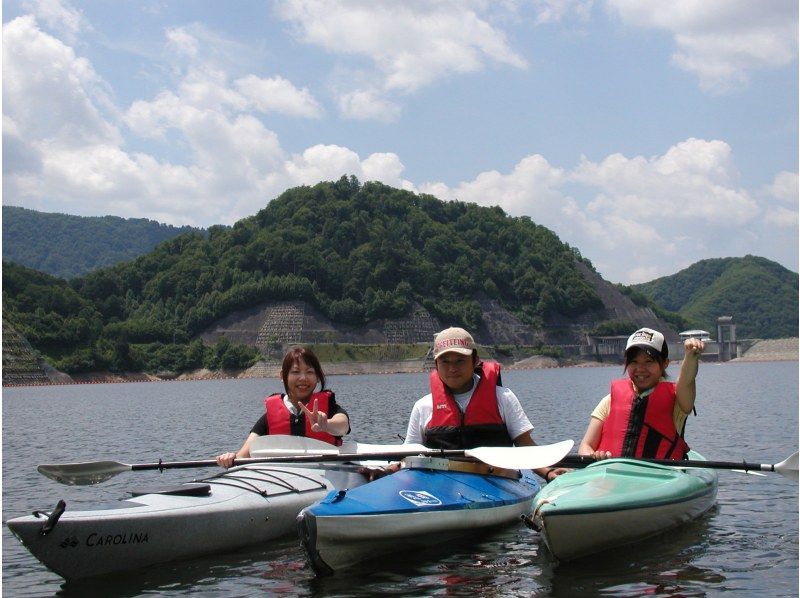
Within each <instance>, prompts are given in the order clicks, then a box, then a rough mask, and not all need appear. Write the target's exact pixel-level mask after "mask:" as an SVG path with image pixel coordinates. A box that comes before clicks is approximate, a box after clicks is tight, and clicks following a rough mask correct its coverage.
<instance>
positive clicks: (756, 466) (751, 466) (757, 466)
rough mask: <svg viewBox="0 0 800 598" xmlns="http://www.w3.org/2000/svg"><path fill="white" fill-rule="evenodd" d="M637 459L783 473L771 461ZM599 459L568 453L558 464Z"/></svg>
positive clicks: (580, 463) (579, 464) (578, 464)
mask: <svg viewBox="0 0 800 598" xmlns="http://www.w3.org/2000/svg"><path fill="white" fill-rule="evenodd" d="M634 460H635V461H643V462H645V463H655V464H656V465H669V466H672V467H691V468H703V469H736V470H738V471H773V472H777V473H782V471H781V470H780V468H778V469H776V468H775V465H772V464H769V463H747V462H746V461H741V462H735V461H699V460H691V459H683V460H679V461H674V460H672V459H646V458H636V459H634ZM592 463H598V461H597V460H596V459H594V458H592V457H587V456H585V455H567V456H566V457H564V458H563V459H562V460H561V461H560V462H559V463H558V465H560V466H561V467H586V466H587V465H591V464H592Z"/></svg>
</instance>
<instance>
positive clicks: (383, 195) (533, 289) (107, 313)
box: [3, 177, 601, 372]
mask: <svg viewBox="0 0 800 598" xmlns="http://www.w3.org/2000/svg"><path fill="white" fill-rule="evenodd" d="M580 259H581V258H580V255H579V254H578V252H577V251H576V250H575V249H573V248H570V247H569V246H568V245H566V244H564V243H562V242H561V241H560V240H559V239H558V237H557V236H556V235H555V234H554V233H553V232H552V231H550V230H548V229H547V228H545V227H543V226H539V225H536V224H534V223H533V222H532V221H531V220H530V219H529V218H527V217H522V218H511V217H509V216H507V215H506V214H505V213H504V212H503V211H502V210H501V209H500V208H485V207H480V206H477V205H474V204H466V203H462V202H443V201H440V200H437V199H436V198H434V197H432V196H427V195H415V194H413V193H410V192H407V191H402V190H398V189H394V188H391V187H388V186H386V185H382V184H380V183H367V184H364V185H361V184H360V183H359V182H358V180H356V179H355V178H354V177H350V178H345V177H343V178H342V179H340V180H339V181H337V182H328V183H320V184H318V185H315V186H314V187H299V188H295V189H290V190H288V191H286V192H285V193H283V194H282V195H281V196H280V197H278V198H277V199H275V200H273V201H272V202H270V203H269V205H268V206H267V207H266V208H264V209H263V210H261V211H260V212H258V213H257V214H256V215H254V216H251V217H249V218H245V219H243V220H241V221H239V222H237V223H236V224H235V225H234V226H233V227H231V228H226V227H222V226H213V227H211V228H210V229H209V230H208V235H207V236H204V235H202V234H199V233H189V234H183V235H180V236H178V237H175V238H173V239H171V240H168V241H165V242H163V243H162V244H160V245H158V246H157V247H156V248H155V249H154V250H153V251H151V252H149V253H147V254H145V255H143V256H140V257H138V258H137V259H135V260H133V261H132V262H129V263H123V264H118V265H116V266H113V267H110V268H105V269H101V270H97V271H94V272H91V273H89V274H87V275H85V276H82V277H79V278H75V279H73V280H71V281H70V282H69V283H68V284H67V283H66V282H64V281H62V280H59V279H55V278H52V277H47V276H46V275H43V274H40V273H35V272H31V271H29V270H24V269H22V268H21V267H18V266H13V265H11V264H8V263H6V264H4V272H3V279H4V288H3V295H4V311H5V313H4V315H5V317H6V318H7V319H8V321H9V322H10V323H11V324H12V325H14V326H15V327H16V328H17V329H18V330H19V331H20V332H21V333H22V334H24V335H25V336H26V337H27V338H28V339H29V340H30V342H31V343H32V344H33V346H34V347H36V348H37V349H38V350H40V351H42V353H44V354H45V356H46V357H47V358H48V359H50V360H51V362H53V364H54V365H55V366H56V367H58V368H59V369H62V370H63V371H67V372H77V371H92V370H100V369H112V370H114V369H123V368H124V369H137V368H141V369H142V370H145V371H148V370H152V369H153V368H167V369H175V370H181V369H185V368H187V367H189V366H190V364H196V363H198V361H203V360H208V359H210V357H209V356H207V355H206V356H203V355H200V352H201V351H200V346H198V343H199V341H198V340H194V341H193V339H195V337H196V335H197V334H198V333H199V332H200V331H202V330H203V329H204V328H205V327H207V326H208V325H209V324H210V323H212V322H214V321H215V320H218V319H219V318H221V317H223V316H225V315H227V314H229V313H231V312H233V311H235V310H240V309H244V308H247V307H249V306H253V305H257V304H259V303H262V302H264V301H269V300H286V299H304V300H306V301H308V302H310V303H311V304H313V305H314V306H315V307H316V308H318V309H319V310H320V311H321V312H322V313H323V314H325V315H326V316H327V317H328V318H330V319H331V320H332V321H333V322H337V323H340V324H343V325H358V324H361V323H364V322H367V321H370V320H372V319H375V318H393V317H399V316H403V315H406V314H407V313H408V311H409V309H410V308H411V305H412V302H418V303H420V304H422V305H424V306H425V307H426V308H427V309H428V310H429V311H430V312H432V313H433V314H435V315H436V316H438V317H439V318H440V319H441V320H442V321H446V322H448V323H452V324H460V325H463V326H465V327H468V328H473V329H475V328H477V327H478V326H479V325H480V323H481V321H482V312H481V308H480V305H479V303H478V301H477V299H476V298H477V297H479V296H484V297H489V298H493V299H496V300H497V301H499V302H500V303H501V304H502V305H503V306H504V307H505V308H506V309H508V310H509V311H511V312H513V313H514V314H516V315H517V316H518V317H519V318H520V319H521V320H522V321H523V322H525V323H527V324H531V325H535V326H542V325H544V324H545V323H546V322H547V321H548V319H549V318H551V317H555V316H560V317H564V316H577V315H580V314H582V313H585V312H587V311H589V310H592V309H596V308H599V307H600V306H601V302H600V299H599V297H598V296H597V294H596V293H595V291H594V289H593V287H592V286H591V285H590V284H589V283H588V282H587V281H586V280H585V278H584V277H583V276H582V275H581V273H580V272H579V271H578V269H577V267H576V260H580ZM584 262H585V261H584ZM585 263H587V264H588V262H585ZM224 340H225V339H223V341H224ZM221 342H222V341H221ZM228 344H229V345H230V343H228ZM237 351H238V352H237ZM254 358H255V357H254V355H253V354H251V353H248V352H247V351H245V349H244V348H243V347H238V346H234V345H230V346H223V347H216V348H215V353H214V359H216V361H217V363H218V364H221V363H222V362H225V364H227V365H231V364H232V363H233V362H237V363H247V362H249V361H251V360H252V359H254Z"/></svg>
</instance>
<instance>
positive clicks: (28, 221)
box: [3, 206, 201, 278]
mask: <svg viewBox="0 0 800 598" xmlns="http://www.w3.org/2000/svg"><path fill="white" fill-rule="evenodd" d="M187 232H201V231H200V229H196V228H193V227H190V226H182V227H180V228H177V227H174V226H169V225H167V224H159V223H158V222H155V221H153V220H146V219H144V218H127V219H126V218H119V217H117V216H103V217H94V216H91V217H85V216H70V215H68V214H51V213H46V212H37V211H35V210H29V209H26V208H19V207H15V206H3V260H5V261H11V262H15V263H17V264H21V265H23V266H27V267H28V268H33V269H35V270H39V271H41V272H46V273H47V274H52V275H53V276H58V277H60V278H73V277H75V276H81V275H83V274H86V273H87V272H91V271H92V270H97V269H98V268H104V267H106V266H113V265H114V264H118V263H119V262H124V261H128V260H131V259H133V258H135V257H138V256H140V255H142V254H143V253H147V252H148V251H150V250H151V249H153V248H154V247H155V246H156V245H158V244H159V243H161V242H162V241H166V240H167V239H171V238H173V237H176V236H178V235H180V234H183V233H187Z"/></svg>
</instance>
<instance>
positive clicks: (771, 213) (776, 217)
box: [764, 206, 798, 230]
mask: <svg viewBox="0 0 800 598" xmlns="http://www.w3.org/2000/svg"><path fill="white" fill-rule="evenodd" d="M764 222H765V223H766V224H767V225H768V226H776V227H778V228H785V229H790V230H797V225H798V217H797V210H790V209H788V208H784V207H783V206H777V207H770V208H768V209H767V212H766V214H765V215H764Z"/></svg>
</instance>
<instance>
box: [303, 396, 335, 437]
mask: <svg viewBox="0 0 800 598" xmlns="http://www.w3.org/2000/svg"><path fill="white" fill-rule="evenodd" d="M300 407H302V408H303V412H304V413H305V414H306V417H307V418H309V420H308V421H310V422H311V429H312V430H313V431H314V432H327V431H328V414H327V413H325V412H323V411H320V410H319V407H318V406H317V399H314V410H313V411H310V410H309V409H308V407H306V405H305V404H303V403H300Z"/></svg>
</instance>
